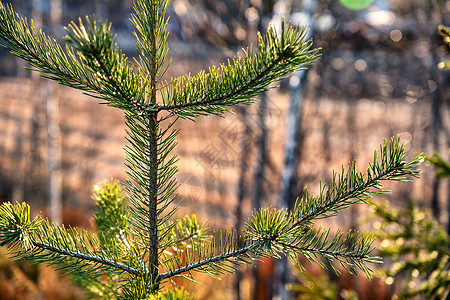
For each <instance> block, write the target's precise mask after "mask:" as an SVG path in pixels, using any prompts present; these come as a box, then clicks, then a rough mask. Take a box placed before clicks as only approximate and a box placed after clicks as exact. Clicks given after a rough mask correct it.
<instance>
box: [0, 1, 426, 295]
mask: <svg viewBox="0 0 450 300" xmlns="http://www.w3.org/2000/svg"><path fill="white" fill-rule="evenodd" d="M167 5H168V0H149V1H143V0H136V1H135V2H134V11H135V13H134V14H133V15H132V17H131V20H132V23H133V24H134V26H135V29H136V30H135V32H134V36H135V44H136V46H137V51H138V57H137V58H136V59H134V60H133V62H131V61H129V59H128V58H127V57H126V56H125V54H123V52H122V51H121V50H120V49H119V48H118V46H117V44H116V42H115V38H116V37H115V36H114V35H112V34H111V31H110V29H111V24H109V23H107V22H105V21H103V20H101V19H97V18H96V17H94V16H91V17H87V18H86V19H85V20H82V19H79V20H78V22H77V23H75V22H72V23H70V24H69V25H68V26H67V27H66V28H65V29H66V32H67V35H66V41H67V44H66V45H64V46H63V45H60V44H59V43H57V42H56V40H55V39H53V38H50V37H48V36H47V35H46V34H45V33H43V32H42V31H36V29H35V28H34V25H33V21H31V22H28V20H27V19H24V18H21V17H20V16H19V15H18V14H17V13H16V12H15V11H14V10H13V8H12V6H11V5H5V4H3V3H1V2H0V37H1V38H2V39H3V41H2V42H1V45H2V46H3V47H5V48H6V49H8V50H9V51H10V52H11V53H12V54H14V55H16V56H18V57H20V58H22V59H24V60H25V61H26V62H27V63H28V64H29V65H30V66H31V68H32V69H33V70H36V71H38V72H40V73H41V75H42V76H43V77H45V78H48V79H51V80H54V81H57V82H59V83H60V84H62V85H65V86H69V87H72V88H75V89H79V90H82V91H83V92H84V93H86V94H87V95H90V96H92V97H95V98H98V99H101V100H102V102H103V103H105V104H107V105H109V106H111V107H115V108H118V109H121V110H122V111H123V112H124V116H125V124H126V126H127V129H126V133H125V136H126V138H127V140H128V142H129V144H128V145H127V146H126V147H125V152H126V162H125V165H126V167H127V175H128V180H127V181H126V182H125V183H124V185H123V186H122V185H120V184H119V183H118V182H116V181H105V182H104V183H103V184H100V185H97V186H95V187H94V196H93V198H94V200H95V201H96V204H97V209H98V210H97V212H96V213H95V215H94V219H95V225H96V229H97V230H96V232H95V233H90V232H87V231H82V230H78V229H76V228H66V227H64V226H63V225H58V224H50V223H49V222H48V220H47V219H45V218H43V217H41V216H40V215H38V216H37V217H35V218H34V219H32V218H31V217H30V208H29V206H28V205H27V204H25V203H22V204H11V203H4V204H2V205H1V206H0V245H2V246H8V249H9V251H10V253H11V254H12V256H13V258H15V259H29V260H33V261H34V262H37V263H46V264H49V265H54V266H56V268H58V269H61V270H64V271H65V272H66V273H68V274H71V275H72V276H73V277H74V280H75V282H76V283H77V284H79V285H80V286H82V287H83V288H84V289H85V290H86V294H87V295H88V296H89V297H91V298H93V299H99V298H101V299H186V298H187V297H188V296H187V295H186V293H185V292H184V291H182V290H179V291H170V290H163V289H162V284H164V283H166V282H171V281H172V280H173V278H174V277H176V276H181V277H185V278H188V279H190V280H193V279H194V277H193V276H194V275H193V272H194V271H195V272H204V273H208V274H210V275H212V276H215V277H219V276H221V275H222V274H224V273H226V272H234V271H235V270H237V269H239V268H240V267H241V266H242V264H252V263H253V262H254V261H255V260H257V259H259V258H262V257H276V258H278V257H280V256H281V255H286V256H288V257H289V258H290V259H291V260H292V261H297V258H298V256H299V255H303V256H305V257H306V258H307V259H308V260H309V261H312V262H315V263H318V264H319V265H321V266H323V267H330V266H331V268H333V269H334V270H335V271H336V272H338V270H337V267H335V265H334V264H333V263H334V262H338V263H339V264H340V265H342V266H343V267H344V268H345V269H347V270H348V271H350V272H353V273H356V272H360V271H361V272H363V273H365V274H366V275H367V276H369V277H370V276H371V274H372V271H371V269H370V267H369V266H368V264H369V263H376V262H379V261H380V259H379V258H378V257H375V256H372V254H371V253H372V250H373V246H372V242H373V239H374V238H373V236H372V235H370V234H365V233H359V232H348V233H345V232H342V231H337V232H332V231H331V230H330V229H327V228H317V226H316V221H317V220H319V219H323V218H329V217H332V216H335V215H337V214H338V213H339V212H340V211H341V210H342V209H345V208H347V207H348V206H349V205H352V204H354V203H360V202H366V201H367V199H368V198H369V197H370V196H371V195H372V194H374V193H383V194H384V193H387V192H388V191H386V190H384V189H383V186H382V182H383V181H386V180H397V181H408V180H410V179H411V178H414V177H417V176H418V175H419V173H420V171H419V170H418V169H417V166H418V165H419V163H420V162H421V161H422V156H421V155H418V156H416V157H414V158H413V159H411V160H409V161H405V156H406V153H405V147H404V146H403V145H402V144H401V143H400V140H399V138H398V137H395V138H392V139H391V140H389V141H384V142H383V143H382V145H381V147H380V151H379V152H378V153H377V152H375V153H374V159H373V162H372V163H370V164H369V167H368V169H367V171H366V172H358V171H357V170H356V169H355V163H354V162H353V163H352V164H350V166H349V167H348V168H344V167H343V168H342V171H341V173H335V174H333V180H332V182H331V183H330V184H329V185H321V188H320V191H319V195H318V196H312V195H310V194H309V193H308V192H307V191H306V190H305V192H304V193H303V197H302V198H301V199H298V200H297V202H296V205H295V206H294V208H293V209H292V210H291V211H286V210H277V209H273V208H267V209H261V210H257V211H254V212H253V214H252V216H251V217H250V219H249V220H248V221H247V223H246V225H245V230H244V232H243V237H240V236H238V234H237V232H236V231H235V230H234V229H228V230H224V231H221V232H214V231H212V230H210V229H209V228H208V226H207V224H206V223H203V224H199V223H198V221H197V218H196V217H195V216H187V217H185V218H182V219H176V220H172V216H173V214H174V213H175V212H176V210H177V206H176V205H174V204H173V200H174V199H175V198H176V196H177V193H176V190H177V187H178V183H177V181H176V179H175V176H174V175H175V174H176V172H177V167H176V163H177V160H178V159H177V157H176V156H175V155H174V154H173V153H172V150H173V149H174V147H175V146H176V140H175V138H176V136H177V134H178V132H179V131H178V130H176V129H174V124H175V123H176V121H177V120H178V119H180V118H184V119H190V120H195V118H197V117H199V116H205V115H220V116H222V115H223V114H224V113H225V112H228V111H230V110H231V108H232V107H234V106H236V105H238V104H250V103H252V102H254V101H255V100H256V96H257V95H259V94H260V93H262V92H264V91H267V90H269V89H270V88H272V87H273V85H272V83H274V82H277V81H279V80H280V79H282V78H285V77H287V76H288V75H289V74H291V73H292V72H295V71H297V70H301V69H305V68H307V67H308V66H309V65H311V64H312V63H313V62H314V61H315V60H317V59H318V49H312V41H311V40H306V33H307V29H306V28H304V27H303V28H292V26H291V24H285V23H284V22H283V23H282V24H281V31H280V32H276V31H275V29H273V28H272V27H270V28H269V29H268V30H267V33H266V34H265V35H264V36H262V35H260V34H258V42H257V44H256V45H255V46H252V47H250V48H248V49H245V50H244V51H243V55H242V57H236V58H234V59H233V60H231V61H229V62H228V63H227V64H223V65H220V66H219V67H210V68H209V70H208V72H205V71H202V72H200V73H198V74H197V75H194V76H191V75H190V74H189V75H186V76H181V77H177V78H171V79H170V80H167V81H164V80H163V79H162V78H163V76H164V75H165V73H166V71H167V68H169V66H170V60H169V61H167V54H168V43H167V38H168V33H167V24H168V18H167V17H166V14H165V12H166V9H167ZM158 94H159V97H157V95H158ZM158 99H159V100H158ZM164 121H166V122H164Z"/></svg>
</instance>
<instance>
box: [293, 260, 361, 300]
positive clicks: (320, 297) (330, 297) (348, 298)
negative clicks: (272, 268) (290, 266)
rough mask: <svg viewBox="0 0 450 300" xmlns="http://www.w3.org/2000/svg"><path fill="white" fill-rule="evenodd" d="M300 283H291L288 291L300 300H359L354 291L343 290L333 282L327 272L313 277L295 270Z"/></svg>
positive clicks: (302, 271) (297, 269)
mask: <svg viewBox="0 0 450 300" xmlns="http://www.w3.org/2000/svg"><path fill="white" fill-rule="evenodd" d="M293 271H294V274H295V278H296V279H297V280H298V281H299V282H298V283H289V284H288V286H287V289H288V290H289V292H290V293H291V294H292V295H294V297H295V299H299V300H335V299H344V300H358V294H357V293H356V292H355V291H353V290H341V291H339V286H338V284H337V283H336V282H333V281H331V279H330V277H329V275H328V273H327V272H324V273H322V274H320V276H318V277H317V276H313V275H311V274H309V273H308V272H305V271H304V270H301V269H300V268H295V269H294V270H293Z"/></svg>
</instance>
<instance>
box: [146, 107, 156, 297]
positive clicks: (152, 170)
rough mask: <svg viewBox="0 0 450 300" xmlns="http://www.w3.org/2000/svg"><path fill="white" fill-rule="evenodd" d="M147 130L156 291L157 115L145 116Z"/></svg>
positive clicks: (151, 257)
mask: <svg viewBox="0 0 450 300" xmlns="http://www.w3.org/2000/svg"><path fill="white" fill-rule="evenodd" d="M147 121H148V124H147V126H148V127H147V128H148V138H149V139H148V147H149V153H148V155H149V161H148V163H149V176H148V180H149V182H148V191H149V198H150V199H149V207H148V214H149V225H150V227H149V229H148V230H149V232H148V234H149V241H150V245H149V271H150V275H151V278H150V280H151V285H152V289H157V288H156V286H154V283H155V281H156V279H157V278H158V220H157V217H158V214H157V204H158V182H157V180H158V153H157V150H158V149H157V147H158V145H157V143H158V142H157V141H158V140H157V134H158V120H157V113H151V114H149V115H148V116H147ZM151 292H154V291H151Z"/></svg>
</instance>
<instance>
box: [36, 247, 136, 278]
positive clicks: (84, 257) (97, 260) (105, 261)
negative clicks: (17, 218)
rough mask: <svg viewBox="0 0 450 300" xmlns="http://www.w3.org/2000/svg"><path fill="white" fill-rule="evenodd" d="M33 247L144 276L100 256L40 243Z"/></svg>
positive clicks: (133, 269)
mask: <svg viewBox="0 0 450 300" xmlns="http://www.w3.org/2000/svg"><path fill="white" fill-rule="evenodd" d="M33 245H34V246H35V247H37V248H39V249H41V250H48V251H50V252H54V253H59V254H62V255H66V256H70V257H73V258H78V259H82V260H85V261H91V262H93V263H96V264H102V265H106V266H110V267H114V268H116V269H120V270H122V271H125V272H128V273H130V274H133V275H142V272H140V271H139V270H137V269H135V268H132V267H129V266H127V265H124V264H121V263H118V262H115V261H112V260H108V259H103V258H101V257H98V256H90V255H86V254H83V253H80V252H76V251H70V250H66V249H61V248H57V247H54V246H51V245H47V244H44V243H40V242H33Z"/></svg>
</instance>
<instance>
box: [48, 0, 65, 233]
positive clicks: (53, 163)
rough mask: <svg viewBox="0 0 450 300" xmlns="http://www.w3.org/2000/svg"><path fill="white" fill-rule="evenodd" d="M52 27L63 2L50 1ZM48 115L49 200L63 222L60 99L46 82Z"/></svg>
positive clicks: (53, 217) (55, 217)
mask: <svg viewBox="0 0 450 300" xmlns="http://www.w3.org/2000/svg"><path fill="white" fill-rule="evenodd" d="M50 9H51V11H50V16H51V17H50V27H51V28H52V31H53V32H54V33H55V32H56V31H57V30H56V27H57V26H59V25H60V23H61V19H62V5H61V0H50ZM45 98H46V99H45V100H46V101H45V103H46V115H47V118H46V120H47V123H46V126H47V149H48V159H47V169H48V175H47V176H48V178H47V180H48V187H47V188H48V198H49V205H50V220H51V221H52V222H56V223H59V224H61V222H62V174H61V156H62V154H61V140H60V128H59V99H58V97H57V96H56V93H55V84H54V83H53V82H49V81H47V82H46V95H45Z"/></svg>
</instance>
